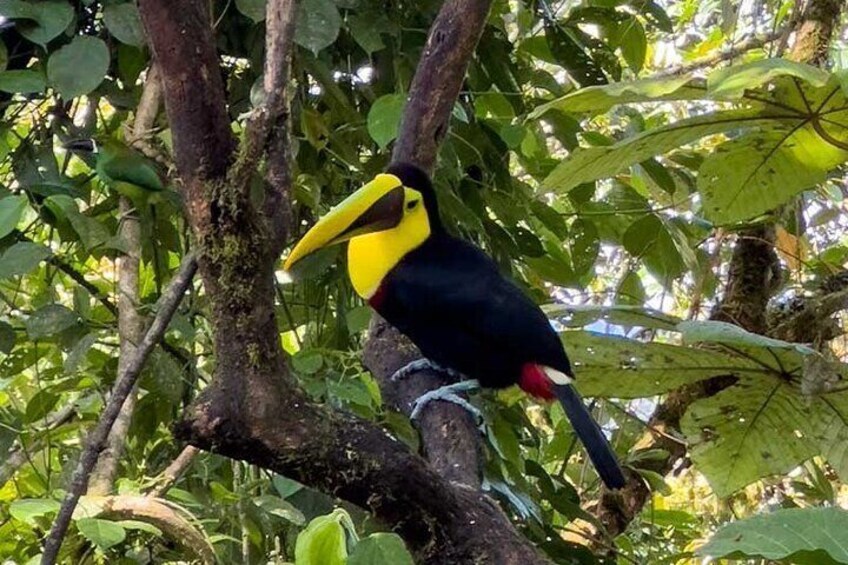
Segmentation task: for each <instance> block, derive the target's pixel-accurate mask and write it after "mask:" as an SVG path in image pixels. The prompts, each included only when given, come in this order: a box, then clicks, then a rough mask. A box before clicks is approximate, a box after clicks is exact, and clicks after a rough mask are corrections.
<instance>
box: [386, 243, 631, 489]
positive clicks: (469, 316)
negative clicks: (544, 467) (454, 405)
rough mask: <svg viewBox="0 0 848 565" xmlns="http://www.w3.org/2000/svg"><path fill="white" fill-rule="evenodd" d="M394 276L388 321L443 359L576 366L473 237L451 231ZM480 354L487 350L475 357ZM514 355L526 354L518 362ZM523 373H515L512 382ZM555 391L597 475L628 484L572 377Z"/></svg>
mask: <svg viewBox="0 0 848 565" xmlns="http://www.w3.org/2000/svg"><path fill="white" fill-rule="evenodd" d="M389 284H390V285H391V288H390V291H389V292H388V294H389V295H390V296H389V297H387V298H386V299H385V300H386V301H387V302H390V303H388V304H386V307H385V310H386V314H388V315H387V316H386V317H387V318H388V319H389V322H391V323H392V324H394V325H395V326H397V327H398V329H399V330H400V331H402V332H403V333H405V334H407V335H408V336H409V337H410V338H412V340H413V341H414V342H415V343H416V344H418V346H419V347H420V348H421V350H422V351H423V352H424V354H425V355H427V356H428V357H431V358H433V360H435V361H437V362H440V363H446V364H447V365H448V366H450V367H452V368H455V369H459V370H460V371H463V370H464V369H463V367H462V365H461V363H468V364H469V365H467V366H471V367H473V366H474V361H477V362H478V363H483V364H486V362H487V361H494V362H493V363H489V364H488V366H487V367H488V370H494V371H497V369H498V367H499V365H507V366H511V369H512V370H516V365H518V366H519V367H520V366H521V363H526V362H530V363H534V364H540V365H545V366H548V367H552V368H554V369H557V370H558V371H561V372H563V373H565V374H568V375H570V374H571V368H570V366H569V362H568V357H567V356H566V354H565V351H564V349H563V346H562V343H561V342H560V340H559V336H558V335H557V334H556V332H555V331H554V330H553V328H552V327H551V325H550V322H549V321H548V319H547V317H546V316H545V315H544V313H542V311H541V310H540V309H539V307H538V306H536V305H535V304H534V303H533V302H532V301H531V300H530V299H529V298H528V297H527V296H526V295H525V294H524V293H523V292H522V291H521V289H519V288H518V287H517V286H515V285H514V284H513V283H511V282H510V281H508V280H506V279H505V278H504V277H502V276H501V275H500V273H499V272H498V269H497V266H496V265H495V263H494V262H493V261H492V260H491V259H489V257H487V256H486V255H485V254H483V252H481V251H480V250H478V249H477V248H476V247H473V246H472V245H470V244H468V243H465V242H462V241H459V240H453V239H447V240H446V241H443V242H441V243H440V244H437V245H432V246H430V247H429V248H428V247H427V245H426V244H425V246H422V248H419V250H417V255H416V252H413V253H412V254H410V255H408V256H407V258H405V259H404V261H403V262H402V263H401V264H400V265H399V268H396V269H395V270H393V272H392V274H391V275H390V281H389ZM381 311H382V309H381ZM384 315H385V314H384ZM428 350H429V351H428ZM474 356H478V357H480V358H478V359H476V360H475V359H469V357H474ZM514 359H518V360H519V362H518V363H517V364H516V363H512V360H514ZM451 361H453V362H451ZM478 367H479V366H478ZM503 368H504V369H506V368H507V367H503ZM518 376H519V375H517V374H516V375H512V377H511V382H512V383H514V382H515V380H517V379H518ZM500 384H510V382H503V381H502V382H501V383H500ZM554 391H555V393H556V396H557V398H558V399H559V401H560V403H561V404H562V406H563V409H564V410H565V412H566V414H567V415H568V419H569V420H570V421H571V424H572V426H573V428H574V431H575V432H576V433H577V435H578V436H579V437H580V440H581V441H582V442H583V445H584V446H585V447H586V452H587V453H588V455H589V458H590V459H591V460H592V462H593V463H594V465H595V468H596V469H597V471H598V475H599V476H600V477H601V479H602V480H603V481H604V483H605V484H606V485H607V486H608V487H609V488H621V487H623V486H624V483H625V478H624V474H623V473H622V471H621V467H620V466H619V464H618V459H617V457H616V455H615V451H613V449H612V447H611V446H610V445H609V442H608V441H607V438H606V436H605V435H604V433H603V431H602V430H601V428H600V427H599V426H598V424H597V423H596V422H595V420H594V419H593V418H592V414H591V413H590V412H589V410H588V408H586V406H585V404H584V403H583V400H582V399H581V398H580V396H579V395H578V394H577V391H576V390H575V389H574V388H573V387H572V386H571V385H556V386H554Z"/></svg>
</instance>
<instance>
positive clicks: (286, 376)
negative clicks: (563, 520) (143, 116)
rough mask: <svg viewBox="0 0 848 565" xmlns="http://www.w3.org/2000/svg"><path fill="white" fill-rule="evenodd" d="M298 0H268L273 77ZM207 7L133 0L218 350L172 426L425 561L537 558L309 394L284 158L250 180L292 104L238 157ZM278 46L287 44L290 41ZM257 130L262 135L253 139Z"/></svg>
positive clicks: (500, 524)
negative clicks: (283, 305) (277, 297)
mask: <svg viewBox="0 0 848 565" xmlns="http://www.w3.org/2000/svg"><path fill="white" fill-rule="evenodd" d="M290 1H291V0H271V1H270V2H269V4H268V11H267V17H266V26H267V29H268V30H269V33H271V36H269V37H268V39H267V42H266V45H267V46H268V47H267V50H268V54H271V53H275V54H274V55H273V56H270V55H269V57H268V59H270V60H268V61H266V68H265V71H266V80H269V79H268V75H274V76H280V75H279V73H278V72H277V71H276V70H274V69H269V66H270V65H272V64H275V61H276V62H279V61H281V60H282V61H287V60H288V57H289V56H290V55H287V56H286V55H285V54H283V55H284V56H283V58H282V59H281V58H280V53H279V51H277V49H278V48H279V45H280V43H278V41H277V40H278V39H279V38H278V37H276V36H274V34H275V33H276V34H280V33H285V31H279V30H285V29H289V28H288V27H287V26H286V25H285V24H284V23H283V22H282V21H275V20H279V19H280V18H284V17H285V14H286V13H288V10H290V6H289V4H290ZM205 8H206V5H205V3H204V2H202V1H200V0H185V1H183V2H180V3H179V4H177V3H174V2H170V1H169V0H141V1H140V2H139V10H140V13H141V18H142V22H143V24H144V26H145V28H146V30H147V32H148V37H149V38H150V44H151V48H152V50H153V53H154V55H155V57H156V60H157V62H158V63H159V65H160V69H161V71H162V80H163V86H164V95H165V106H166V109H167V113H168V118H169V121H170V124H171V129H172V131H173V139H174V151H175V155H176V163H177V170H178V173H179V175H180V177H181V178H182V180H183V190H184V195H185V200H186V205H187V206H186V207H187V213H188V216H189V223H190V225H191V227H192V230H193V234H194V237H195V239H196V243H197V248H198V251H199V265H200V274H201V277H202V279H203V284H204V287H205V291H206V295H207V297H208V299H209V303H210V308H211V314H210V317H211V321H212V327H213V333H214V344H215V355H216V370H215V375H214V378H213V381H212V383H211V384H210V386H209V387H208V388H207V389H206V390H204V392H203V393H202V394H201V396H200V397H199V398H198V400H197V402H196V403H195V404H194V405H193V406H192V407H191V408H190V409H189V411H188V412H187V414H186V415H185V419H184V420H183V421H182V422H181V423H179V424H178V425H177V426H176V427H175V433H176V434H177V436H178V437H181V438H183V439H186V440H188V441H189V443H191V444H192V445H195V446H197V447H200V448H202V449H207V450H210V451H214V452H216V453H220V454H223V455H226V456H229V457H233V458H236V459H241V460H244V461H248V462H251V463H254V464H257V465H260V466H262V467H265V468H267V469H271V470H274V471H276V472H279V473H282V474H285V475H287V476H289V477H292V478H293V479H295V480H298V481H300V482H302V483H304V484H306V485H309V486H311V487H313V488H316V489H319V490H322V491H324V492H327V493H329V494H332V495H334V496H338V497H340V498H344V499H346V500H349V501H351V502H353V503H355V504H358V505H360V506H362V507H363V508H366V509H368V510H370V511H371V512H373V513H374V514H375V515H376V516H377V517H379V518H380V519H382V521H383V522H384V523H385V524H387V525H388V526H390V527H391V528H392V529H394V530H395V531H397V532H398V533H399V534H400V535H402V536H403V538H404V539H405V540H406V542H407V544H408V547H409V548H410V549H411V550H412V551H413V552H414V553H415V555H416V557H417V559H418V560H419V561H421V562H427V563H538V562H542V561H543V559H542V558H541V557H540V556H539V554H538V553H537V551H536V549H535V548H534V547H533V546H532V545H531V544H529V543H528V542H527V540H525V539H524V538H523V537H522V536H520V535H519V534H518V533H517V532H516V531H515V530H514V529H513V528H512V526H511V524H510V523H509V520H508V519H507V518H506V517H505V516H504V515H503V513H501V512H500V510H499V509H498V508H497V507H496V506H495V505H494V504H492V503H491V502H490V501H489V500H488V499H487V498H486V497H484V496H482V495H480V494H479V493H477V492H475V491H472V490H469V489H464V488H460V487H457V486H454V485H451V484H450V483H449V482H448V481H446V480H445V479H444V478H442V477H440V476H439V474H438V473H437V472H435V471H434V470H433V469H431V468H430V467H429V466H428V465H427V463H426V462H425V461H424V460H423V459H421V458H420V457H418V456H416V455H414V454H412V453H410V452H409V451H408V449H406V447H405V446H403V445H402V444H401V443H400V442H398V441H397V440H395V439H394V438H392V437H390V436H389V435H388V434H386V433H385V432H384V431H383V430H381V429H380V428H378V427H376V426H374V425H373V424H371V423H368V422H366V421H363V420H360V419H357V418H355V417H353V416H350V415H348V414H345V413H341V412H334V411H331V410H329V409H328V408H327V407H325V406H321V405H316V404H314V403H312V402H311V401H309V399H308V398H307V397H306V396H305V394H304V393H303V392H302V391H301V390H300V389H299V388H298V386H297V384H296V382H295V381H294V379H293V378H292V376H291V375H290V373H289V371H288V367H287V364H286V359H285V355H284V353H283V351H282V349H281V347H280V341H279V335H278V330H277V324H276V320H275V314H274V278H273V271H274V265H275V263H276V261H277V258H278V255H279V252H280V250H281V247H282V245H283V244H284V241H283V240H281V239H275V238H274V234H275V233H278V232H277V231H276V230H277V228H276V227H275V226H278V225H282V228H281V231H282V232H284V233H285V232H287V231H288V230H287V228H288V227H289V226H287V225H285V222H286V221H288V220H287V217H288V216H287V215H286V214H287V213H288V212H287V209H288V207H289V206H290V202H289V194H290V192H289V186H288V185H287V183H289V182H290V181H289V180H287V179H288V178H289V177H287V176H286V175H287V174H288V169H286V168H285V166H283V168H282V169H277V171H278V173H280V174H279V175H277V176H274V177H273V178H270V179H268V178H267V177H266V180H268V181H269V182H267V183H266V184H268V185H270V186H269V187H266V202H265V203H262V204H261V205H259V206H255V205H254V204H253V202H252V201H251V199H250V196H249V193H248V191H247V190H246V182H248V181H249V180H250V173H251V172H252V168H253V165H254V164H255V162H256V158H257V156H262V155H264V156H265V157H266V158H269V157H271V156H273V155H275V154H276V155H277V156H278V157H277V158H279V155H280V151H281V150H282V151H285V150H286V148H282V149H281V147H280V146H279V145H277V146H276V148H275V146H274V145H273V144H274V140H277V141H276V143H278V144H283V143H285V141H284V140H285V139H286V138H287V135H288V134H287V132H279V131H277V132H274V133H273V134H270V132H271V131H272V130H273V128H279V127H285V120H282V121H281V119H280V118H281V117H283V116H285V115H286V114H287V113H288V99H287V97H286V96H285V90H284V89H280V90H279V92H280V93H281V96H282V97H283V98H282V101H281V102H280V104H279V105H277V106H276V108H275V107H274V106H272V105H269V102H268V100H269V99H272V97H270V96H266V104H265V107H264V108H263V109H261V110H260V114H261V113H263V112H267V113H268V114H269V115H270V116H271V117H270V118H261V116H260V118H257V119H258V120H259V121H258V122H257V123H259V124H261V123H264V122H265V120H267V123H269V124H271V126H270V127H271V128H272V129H271V130H265V131H266V132H269V135H265V134H263V133H262V131H263V130H262V128H261V126H260V125H256V126H253V125H251V126H249V127H250V129H251V131H249V132H247V134H246V136H245V138H246V140H247V143H248V145H247V146H245V147H242V150H241V151H240V152H239V154H238V157H236V154H235V151H234V150H235V144H234V141H233V138H232V134H231V133H230V129H229V122H228V118H227V116H226V106H225V96H224V89H223V84H222V83H221V80H220V75H219V73H218V71H217V61H216V59H215V47H214V40H213V36H212V30H211V26H210V22H209V21H208V19H207V18H208V16H207V13H206V9H205ZM273 30H278V31H276V32H274V31H273ZM282 43H283V44H285V49H291V48H292V47H291V42H290V40H289V39H286V40H285V41H284V42H282ZM274 46H277V47H274ZM283 66H284V67H285V66H287V63H286V62H284V63H283ZM285 72H286V73H287V72H288V71H287V70H286V71H285ZM284 74H285V73H284ZM272 80H273V79H272ZM198 93H202V96H200V95H198ZM271 104H274V103H273V102H272V103H271ZM280 111H282V113H279V112H280ZM275 114H276V115H275ZM255 140H259V143H261V146H259V145H252V144H253V143H254V141H255ZM274 166H275V167H276V166H278V165H274ZM270 168H271V165H270V164H269V170H270ZM269 198H279V200H278V201H277V202H278V204H279V205H275V206H273V207H271V206H268V205H267V204H266V203H267V202H268V199H269ZM269 214H273V215H274V216H269ZM278 214H283V216H282V218H278V217H275V216H276V215H278Z"/></svg>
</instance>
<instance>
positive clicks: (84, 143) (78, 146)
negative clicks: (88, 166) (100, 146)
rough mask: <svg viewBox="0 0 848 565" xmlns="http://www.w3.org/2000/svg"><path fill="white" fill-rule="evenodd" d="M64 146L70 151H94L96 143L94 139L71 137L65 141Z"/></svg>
mask: <svg viewBox="0 0 848 565" xmlns="http://www.w3.org/2000/svg"><path fill="white" fill-rule="evenodd" d="M62 147H64V148H65V149H67V150H68V151H80V152H86V153H93V152H94V148H95V145H94V140H93V139H71V140H70V141H66V142H65V143H63V144H62Z"/></svg>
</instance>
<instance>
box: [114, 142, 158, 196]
mask: <svg viewBox="0 0 848 565" xmlns="http://www.w3.org/2000/svg"><path fill="white" fill-rule="evenodd" d="M104 152H108V153H107V154H105V155H103V156H102V157H101V160H100V162H99V163H98V165H99V167H100V169H101V171H100V172H101V174H102V175H104V176H106V177H107V178H109V179H111V180H112V181H115V182H123V183H128V184H133V185H136V186H138V187H141V188H143V189H144V190H147V191H150V192H160V191H162V190H165V186H164V185H163V184H162V178H161V177H160V176H159V172H158V171H157V170H156V168H155V167H154V165H153V164H152V163H151V162H150V161H148V160H147V159H145V158H144V157H142V156H141V155H139V154H138V153H136V152H135V151H133V150H132V149H129V148H104Z"/></svg>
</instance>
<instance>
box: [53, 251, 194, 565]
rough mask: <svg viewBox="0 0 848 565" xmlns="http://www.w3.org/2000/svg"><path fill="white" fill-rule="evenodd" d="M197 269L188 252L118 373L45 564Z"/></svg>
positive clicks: (77, 471) (56, 551)
mask: <svg viewBox="0 0 848 565" xmlns="http://www.w3.org/2000/svg"><path fill="white" fill-rule="evenodd" d="M196 271H197V260H196V259H195V257H194V255H193V254H189V255H186V257H185V258H184V259H183V262H182V265H181V266H180V270H179V272H177V274H176V275H175V276H174V278H173V279H172V280H171V282H170V284H169V285H168V288H166V289H165V291H164V292H163V293H162V296H161V297H160V298H159V302H158V311H157V313H156V317H155V318H154V319H153V323H152V324H151V325H150V327H149V328H148V330H147V332H146V333H145V335H144V339H143V340H142V341H141V343H140V344H139V346H138V349H137V351H136V353H135V355H134V356H133V357H132V359H130V360H129V361H128V363H127V365H126V369H125V371H124V373H123V374H121V375H120V376H119V377H118V380H117V381H116V383H115V387H114V388H113V390H112V397H111V398H110V399H109V402H108V403H107V404H106V407H105V408H104V409H103V414H101V416H100V421H99V422H98V423H97V426H96V427H95V428H94V429H93V430H92V431H91V433H90V434H89V437H88V442H87V444H86V446H85V449H84V450H83V453H82V456H81V457H80V460H79V463H78V464H77V468H76V469H75V470H74V475H73V479H72V481H71V487H70V490H69V492H68V494H67V495H66V496H65V500H64V501H63V502H62V506H61V508H60V509H59V513H58V514H57V515H56V521H55V522H54V523H53V527H52V528H51V529H50V534H49V535H48V536H47V539H46V541H45V543H44V553H43V554H42V557H41V564H42V565H53V564H54V563H56V558H57V557H58V554H59V548H60V547H61V546H62V540H63V539H64V537H65V533H66V532H67V530H68V525H69V524H70V522H71V516H72V515H73V512H74V508H76V505H77V502H78V501H79V498H80V496H82V494H83V493H84V492H85V490H86V487H87V486H88V478H89V476H90V474H91V470H92V469H93V468H94V464H95V463H96V462H97V456H98V455H99V454H100V450H101V449H103V445H104V444H105V442H106V438H107V437H108V435H109V431H110V430H111V429H112V424H114V423H115V419H116V418H117V417H118V414H119V413H120V411H121V407H122V406H123V404H124V401H125V400H126V399H127V396H129V394H130V392H131V391H132V389H133V387H134V386H135V383H136V381H137V380H138V377H139V375H140V374H141V369H142V368H143V367H144V363H145V361H147V358H148V357H149V356H150V353H151V352H152V351H153V348H154V347H155V346H156V344H157V343H158V342H159V341H160V340H161V339H162V336H163V335H164V334H165V330H166V329H167V327H168V323H169V322H170V321H171V317H173V315H174V312H176V310H177V306H178V305H179V303H180V301H181V300H182V298H183V295H184V294H185V292H186V289H187V288H188V286H189V284H191V280H192V278H193V277H194V273H195V272H196Z"/></svg>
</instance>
